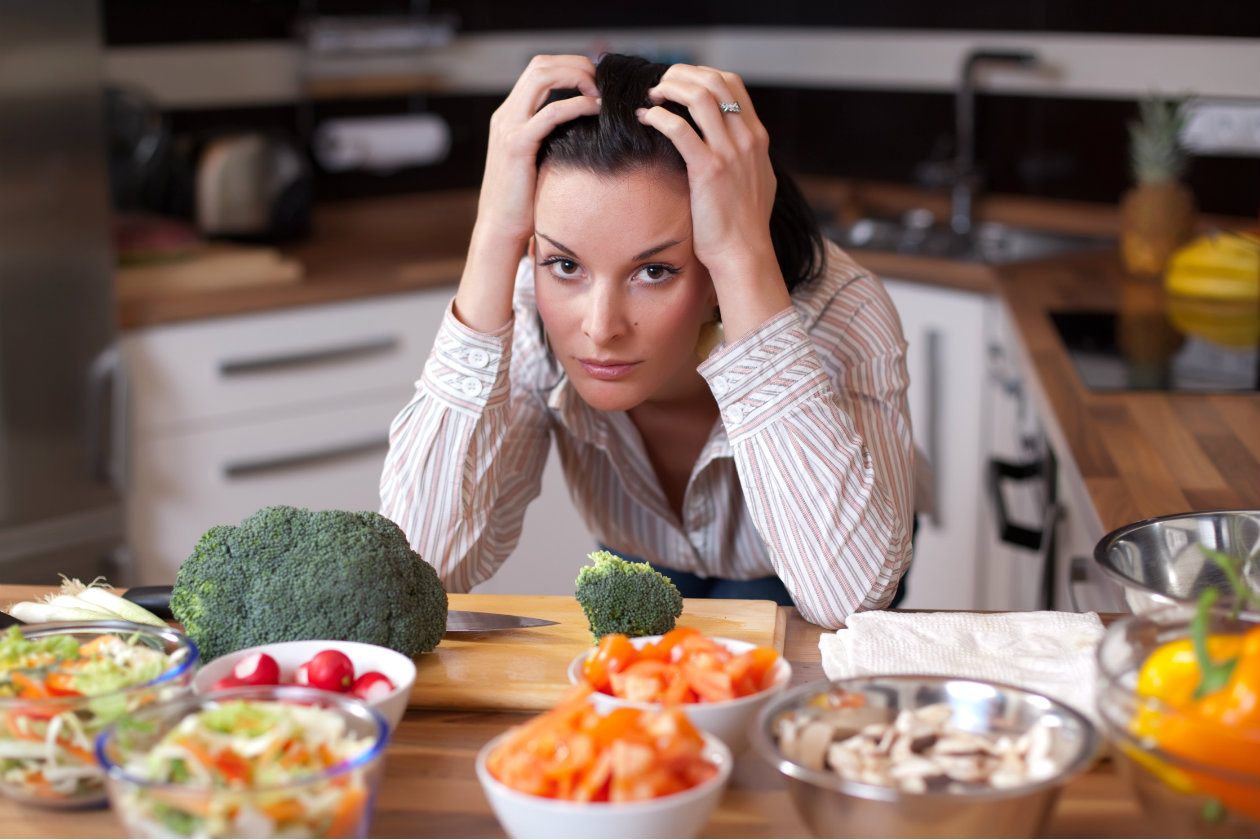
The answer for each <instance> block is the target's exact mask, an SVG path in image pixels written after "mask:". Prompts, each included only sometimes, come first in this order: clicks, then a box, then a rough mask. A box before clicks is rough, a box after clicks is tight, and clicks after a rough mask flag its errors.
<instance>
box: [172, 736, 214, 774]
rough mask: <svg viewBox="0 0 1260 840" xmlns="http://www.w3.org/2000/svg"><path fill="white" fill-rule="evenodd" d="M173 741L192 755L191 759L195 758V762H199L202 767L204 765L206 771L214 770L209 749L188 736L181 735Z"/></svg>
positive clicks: (212, 757)
mask: <svg viewBox="0 0 1260 840" xmlns="http://www.w3.org/2000/svg"><path fill="white" fill-rule="evenodd" d="M174 743H175V744H178V745H179V746H180V747H183V748H184V749H185V750H186V751H187V752H188V753H189V754H190V755H191V756H192V757H193V759H195V760H196V762H197V763H198V764H200V765H201V766H202V767H204V768H205V769H206V770H207V771H211V770H214V768H215V760H214V756H213V755H211V754H210V753H209V751H208V750H206V748H205V747H203V746H201V744H198V743H197V742H196V741H194V740H193V739H192V738H189V737H187V736H181V737H178V738H175V739H174Z"/></svg>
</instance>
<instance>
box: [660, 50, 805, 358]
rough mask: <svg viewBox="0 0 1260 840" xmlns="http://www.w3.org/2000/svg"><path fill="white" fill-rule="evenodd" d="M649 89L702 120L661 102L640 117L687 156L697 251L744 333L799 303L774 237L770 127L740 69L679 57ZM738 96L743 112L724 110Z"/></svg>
mask: <svg viewBox="0 0 1260 840" xmlns="http://www.w3.org/2000/svg"><path fill="white" fill-rule="evenodd" d="M648 96H649V98H650V99H651V101H652V102H655V103H661V102H665V101H670V102H677V103H678V104H680V105H684V106H686V108H687V110H688V111H689V112H690V113H691V118H692V119H693V120H695V123H696V125H697V126H699V128H700V132H701V134H697V133H696V132H695V130H694V129H693V128H692V127H691V126H690V125H688V123H687V121H686V120H685V119H683V118H682V117H680V116H678V115H677V114H673V113H671V112H670V111H668V110H667V109H665V108H660V107H654V108H647V109H645V110H643V111H642V112H641V113H640V117H639V118H640V120H641V121H642V122H643V123H644V124H645V125H650V126H653V127H654V128H656V129H657V130H658V131H660V132H661V133H662V134H664V135H665V136H666V137H668V138H669V139H670V140H671V141H672V142H673V144H674V146H675V147H676V148H677V149H678V151H679V153H680V154H681V155H682V157H683V160H684V161H686V164H687V182H688V186H689V187H690V190H691V224H692V237H693V247H694V249H695V253H696V258H697V259H699V260H700V262H702V263H704V265H705V267H706V268H708V270H709V273H710V275H711V276H712V277H713V284H714V287H715V289H716V290H717V294H718V304H719V306H720V307H721V310H722V322H723V326H724V328H725V332H726V336H727V339H728V340H731V339H734V338H737V337H739V336H741V335H743V334H744V333H746V332H750V331H751V330H753V329H755V328H756V327H757V326H759V325H760V324H761V323H763V322H764V321H765V320H766V319H768V318H769V317H771V316H772V315H774V314H775V313H777V312H780V311H782V310H783V309H784V308H786V307H787V306H789V305H790V303H791V299H790V298H789V296H788V292H787V286H786V285H785V284H784V282H783V275H782V272H781V271H780V270H779V264H778V260H777V259H776V257H775V254H774V245H773V242H772V241H771V239H770V211H771V209H772V208H773V206H774V194H775V188H776V183H775V177H774V171H773V169H772V167H771V165H770V155H769V147H770V139H769V135H768V134H767V133H766V129H765V126H763V125H762V124H761V121H760V120H759V119H758V118H757V113H756V111H754V110H753V106H752V100H751V99H750V97H749V96H748V91H747V90H746V89H745V88H744V83H743V81H742V80H741V79H740V78H739V76H737V75H736V74H734V73H727V72H722V71H719V70H715V69H713V68H712V67H696V66H692V65H688V64H675V65H673V66H672V67H670V68H669V69H668V70H667V71H665V74H664V75H663V76H662V77H661V81H660V84H658V85H657V86H656V87H654V88H652V89H651V90H650V91H648ZM731 102H734V103H737V104H738V106H739V109H740V110H739V112H738V113H727V112H724V111H723V110H722V108H721V104H722V103H731Z"/></svg>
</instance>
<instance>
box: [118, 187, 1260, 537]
mask: <svg viewBox="0 0 1260 840" xmlns="http://www.w3.org/2000/svg"><path fill="white" fill-rule="evenodd" d="M802 187H803V189H804V192H805V193H806V196H807V197H808V198H809V199H810V201H811V202H812V203H814V205H815V206H817V207H820V208H825V209H827V210H828V211H829V212H832V213H834V214H835V215H836V216H838V217H841V218H844V217H846V216H848V215H852V213H853V212H855V211H854V210H853V209H852V208H854V207H856V206H861V207H862V208H864V209H865V211H866V212H880V213H885V214H889V213H896V212H898V211H899V210H901V209H904V208H906V207H910V206H917V205H924V206H928V207H932V208H934V209H936V210H939V211H942V212H943V211H944V209H945V207H946V205H945V204H944V203H943V202H944V201H945V200H946V199H945V198H944V197H943V196H940V195H935V196H930V195H925V194H923V193H921V192H920V191H917V190H914V189H913V188H909V187H897V186H890V185H881V184H866V183H863V182H849V181H837V180H834V179H809V180H805V181H803V183H802ZM476 199H477V196H476V193H475V192H474V191H470V190H462V191H453V192H439V193H425V194H415V195H406V196H395V197H389V198H375V199H370V200H358V201H349V202H343V203H337V204H330V205H326V206H322V207H320V208H318V210H317V212H316V214H315V219H314V225H315V233H314V235H313V236H312V237H311V238H310V239H309V240H306V241H304V242H301V243H298V244H296V245H293V246H289V247H286V248H284V249H283V251H284V252H285V254H286V255H289V256H293V257H295V258H297V259H298V260H299V261H301V263H302V264H303V265H304V266H305V275H304V277H303V278H302V279H301V281H300V282H296V283H285V284H273V285H260V286H257V287H242V286H236V287H233V288H225V289H220V290H208V291H200V292H196V293H189V292H171V293H169V294H162V293H153V294H149V295H146V296H141V297H133V298H130V299H128V300H124V301H120V305H119V318H120V322H121V325H122V326H123V328H124V329H129V328H137V327H144V326H151V325H158V324H166V323H173V322H179V321H187V320H196V319H202V318H210V317H216V316H227V315H237V314H243V313H248V312H256V311H262V310H270V309H279V308H285V307H292V306H301V305H306V304H315V303H329V302H334V301H339V300H348V299H353V298H357V297H362V296H366V295H381V294H390V293H397V292H404V291H408V290H413V289H418V288H426V287H432V286H435V285H451V286H453V285H454V284H455V283H456V282H458V279H459V274H460V271H461V269H462V265H463V251H464V248H465V247H466V244H467V239H468V232H469V231H470V230H471V227H472V224H473V220H474V219H475V216H476ZM976 217H977V219H980V220H983V219H993V220H998V221H1006V222H1009V223H1012V224H1018V225H1025V226H1030V227H1040V228H1045V229H1052V230H1061V231H1064V232H1078V233H1103V234H1115V233H1116V232H1117V231H1118V219H1117V212H1116V210H1115V208H1113V207H1107V206H1102V205H1094V204H1082V203H1079V202H1062V201H1042V200H1036V199H1026V198H1010V197H1000V196H990V197H985V198H982V199H981V200H979V201H978V202H977V205H976ZM1207 221H1216V220H1205V222H1207ZM853 254H854V256H855V257H856V258H857V259H858V260H859V261H860V262H862V263H863V264H864V265H866V266H867V267H868V268H870V269H871V270H872V271H875V272H877V273H879V274H880V275H882V276H887V277H899V278H902V279H906V280H913V281H917V282H923V283H932V284H937V285H945V286H950V287H952V288H957V289H961V290H964V291H970V292H976V293H981V294H998V295H1000V296H1001V297H1002V299H1003V300H1004V302H1005V304H1006V306H1007V308H1008V310H1009V312H1010V314H1011V316H1012V319H1013V323H1014V325H1015V328H1016V332H1017V334H1018V336H1019V338H1020V341H1021V350H1022V352H1023V354H1024V361H1025V362H1026V367H1027V370H1028V371H1029V372H1030V373H1032V374H1034V376H1033V377H1032V380H1033V381H1034V382H1035V383H1036V385H1035V386H1036V387H1038V388H1040V389H1041V392H1042V393H1041V397H1042V400H1041V404H1042V405H1043V406H1045V410H1047V411H1049V412H1050V415H1051V416H1050V417H1049V418H1047V419H1048V421H1049V422H1048V425H1049V426H1050V431H1051V435H1052V442H1053V443H1054V445H1055V447H1056V450H1057V451H1058V452H1059V456H1060V460H1061V461H1063V462H1071V463H1073V464H1075V466H1076V468H1077V469H1079V471H1080V478H1081V479H1082V481H1083V482H1084V484H1085V486H1086V487H1087V488H1088V492H1089V496H1090V498H1091V500H1092V502H1093V508H1094V512H1095V514H1096V516H1097V523H1096V525H1097V528H1098V534H1099V535H1100V536H1101V534H1102V533H1105V532H1107V531H1109V530H1111V529H1113V528H1116V527H1119V526H1121V525H1124V524H1127V523H1129V522H1133V521H1136V520H1138V519H1144V518H1147V517H1152V516H1159V515H1163V514H1168V513H1176V512H1181V511H1187V510H1204V509H1214V508H1260V432H1258V431H1257V428H1258V427H1260V423H1258V422H1257V421H1258V420H1260V393H1256V392H1252V393H1247V394H1223V395H1196V394H1168V393H1140V392H1122V393H1105V394H1104V393H1094V392H1090V391H1088V390H1087V389H1085V387H1084V386H1083V385H1082V384H1081V382H1080V380H1079V378H1078V377H1077V376H1076V373H1075V371H1074V369H1073V368H1072V364H1071V361H1070V359H1069V357H1068V355H1067V352H1066V350H1065V348H1064V347H1063V345H1062V342H1061V341H1060V340H1059V338H1058V336H1057V334H1056V333H1055V332H1054V328H1053V326H1052V324H1051V323H1050V320H1049V317H1048V314H1047V313H1048V312H1049V311H1051V310H1057V309H1119V310H1126V311H1128V312H1130V313H1133V314H1134V316H1135V317H1143V314H1144V313H1145V315H1146V316H1149V314H1150V313H1152V312H1157V311H1158V309H1159V307H1160V306H1161V305H1162V304H1161V301H1160V295H1161V294H1162V292H1161V290H1160V288H1159V284H1158V283H1151V282H1147V281H1138V280H1135V279H1134V278H1131V277H1129V276H1127V275H1126V273H1125V272H1124V270H1123V269H1122V267H1121V265H1120V262H1119V258H1118V254H1117V253H1115V252H1103V253H1091V254H1087V255H1076V256H1071V257H1062V258H1055V259H1047V260H1042V261H1038V262H1030V263H1025V264H1021V265H1013V266H1005V267H1002V268H995V267H992V266H984V265H978V264H967V263H957V262H951V261H947V260H929V259H918V258H915V257H909V256H904V255H897V254H887V253H877V252H869V251H854V252H853Z"/></svg>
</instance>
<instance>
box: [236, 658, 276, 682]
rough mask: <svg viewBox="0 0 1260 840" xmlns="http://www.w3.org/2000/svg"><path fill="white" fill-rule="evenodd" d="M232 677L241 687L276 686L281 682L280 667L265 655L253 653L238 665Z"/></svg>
mask: <svg viewBox="0 0 1260 840" xmlns="http://www.w3.org/2000/svg"><path fill="white" fill-rule="evenodd" d="M232 676H234V677H236V679H237V680H239V681H240V684H241V685H276V684H277V683H279V682H280V666H279V665H278V664H276V660H274V659H272V658H271V657H270V656H268V655H267V654H265V653H261V652H255V653H251V654H249V655H248V656H246V657H245V658H244V659H242V660H241V661H240V662H237V663H236V667H235V668H233V669H232Z"/></svg>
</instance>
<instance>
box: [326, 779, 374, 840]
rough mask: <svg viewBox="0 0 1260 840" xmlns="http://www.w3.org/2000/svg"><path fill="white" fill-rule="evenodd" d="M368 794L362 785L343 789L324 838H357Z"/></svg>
mask: <svg viewBox="0 0 1260 840" xmlns="http://www.w3.org/2000/svg"><path fill="white" fill-rule="evenodd" d="M367 804H368V792H367V788H366V787H365V786H363V785H352V786H350V787H348V788H346V789H345V792H344V793H342V795H341V799H339V800H338V801H337V810H336V812H335V813H334V814H333V820H332V824H331V825H330V826H328V833H327V834H325V835H324V836H325V837H358V836H360V828H361V827H362V823H363V811H364V809H365V808H367Z"/></svg>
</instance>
